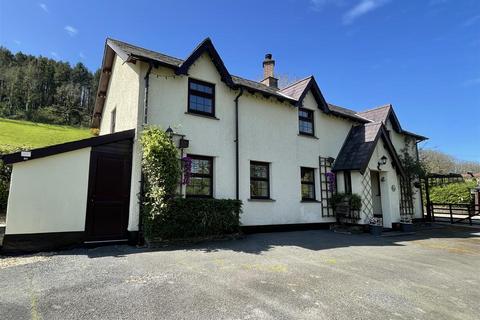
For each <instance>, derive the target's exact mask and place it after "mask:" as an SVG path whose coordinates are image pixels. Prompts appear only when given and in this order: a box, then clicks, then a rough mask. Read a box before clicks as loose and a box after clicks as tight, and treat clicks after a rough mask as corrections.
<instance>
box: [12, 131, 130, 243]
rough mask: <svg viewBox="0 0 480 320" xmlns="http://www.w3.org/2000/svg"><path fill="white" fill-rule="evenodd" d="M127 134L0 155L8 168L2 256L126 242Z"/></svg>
mask: <svg viewBox="0 0 480 320" xmlns="http://www.w3.org/2000/svg"><path fill="white" fill-rule="evenodd" d="M134 134H135V131H134V130H128V131H123V132H117V133H112V134H108V135H103V136H98V137H93V138H89V139H84V140H79V141H74V142H68V143H63V144H59V145H54V146H49V147H45V148H40V149H35V150H32V151H23V152H17V153H14V154H10V155H6V156H4V157H3V161H4V162H5V163H6V164H11V165H12V167H13V170H12V177H11V185H10V194H9V199H8V209H7V223H6V230H5V236H4V239H3V250H4V251H35V250H48V249H53V248H59V247H66V246H70V245H78V244H82V243H85V242H98V241H106V240H112V239H114V240H116V241H123V242H127V241H129V240H130V241H132V240H133V239H134V238H135V237H136V232H134V233H133V234H132V233H131V232H129V231H128V217H129V214H128V211H129V201H130V178H131V163H132V140H133V138H134Z"/></svg>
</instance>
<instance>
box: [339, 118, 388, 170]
mask: <svg viewBox="0 0 480 320" xmlns="http://www.w3.org/2000/svg"><path fill="white" fill-rule="evenodd" d="M381 127H382V124H381V123H380V122H375V123H367V124H365V125H360V126H355V127H352V129H350V132H349V133H348V136H347V138H346V139H345V142H344V144H343V146H342V149H341V150H340V153H339V154H338V157H337V158H336V159H335V164H334V166H333V168H332V169H333V170H334V171H342V170H364V169H365V163H367V165H368V162H369V161H370V158H371V156H372V153H373V149H375V145H376V144H377V137H378V133H379V132H380V128H381Z"/></svg>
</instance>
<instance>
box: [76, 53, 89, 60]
mask: <svg viewBox="0 0 480 320" xmlns="http://www.w3.org/2000/svg"><path fill="white" fill-rule="evenodd" d="M78 56H79V57H80V59H85V58H86V57H87V56H86V55H85V54H84V53H83V52H80V53H79V54H78Z"/></svg>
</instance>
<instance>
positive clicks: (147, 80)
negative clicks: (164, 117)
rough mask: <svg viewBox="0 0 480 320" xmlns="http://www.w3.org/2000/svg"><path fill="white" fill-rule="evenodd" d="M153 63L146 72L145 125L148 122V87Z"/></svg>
mask: <svg viewBox="0 0 480 320" xmlns="http://www.w3.org/2000/svg"><path fill="white" fill-rule="evenodd" d="M152 68H153V63H152V62H150V63H149V66H148V70H147V73H146V74H145V78H144V79H145V95H144V97H143V125H144V126H145V125H147V123H148V88H149V86H150V72H152Z"/></svg>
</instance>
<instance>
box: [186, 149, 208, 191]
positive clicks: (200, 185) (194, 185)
mask: <svg viewBox="0 0 480 320" xmlns="http://www.w3.org/2000/svg"><path fill="white" fill-rule="evenodd" d="M189 157H190V158H191V159H192V169H191V175H190V182H189V183H188V185H187V197H196V198H211V197H213V158H212V157H204V156H195V155H189Z"/></svg>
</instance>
